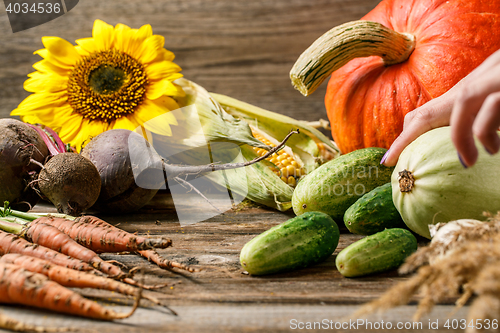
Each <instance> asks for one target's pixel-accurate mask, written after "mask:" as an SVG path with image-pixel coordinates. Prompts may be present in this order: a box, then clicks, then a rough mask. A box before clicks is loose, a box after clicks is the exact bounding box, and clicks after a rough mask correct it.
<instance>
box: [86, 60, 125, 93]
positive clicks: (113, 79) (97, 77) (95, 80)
mask: <svg viewBox="0 0 500 333" xmlns="http://www.w3.org/2000/svg"><path fill="white" fill-rule="evenodd" d="M126 78H127V75H126V74H125V72H124V71H123V70H122V69H121V68H116V67H112V66H109V65H102V66H99V67H98V68H97V69H96V70H94V71H93V72H92V73H90V79H89V85H90V87H91V88H92V89H93V90H94V91H95V92H96V93H98V94H101V95H108V94H112V93H114V92H116V91H118V90H120V88H121V87H122V86H123V84H124V83H125V80H126Z"/></svg>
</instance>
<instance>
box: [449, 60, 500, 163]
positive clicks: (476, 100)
mask: <svg viewBox="0 0 500 333" xmlns="http://www.w3.org/2000/svg"><path fill="white" fill-rule="evenodd" d="M499 75H500V65H499V66H496V67H495V68H492V69H491V70H490V71H489V72H488V73H487V74H486V75H483V76H482V77H480V78H475V79H474V80H471V81H469V82H468V84H467V85H464V86H463V87H462V89H461V94H460V97H459V98H458V99H457V101H456V102H455V103H454V105H453V110H452V113H451V119H450V124H451V139H452V140H453V143H454V144H455V147H456V148H457V152H458V155H459V157H460V159H461V161H462V163H463V164H464V166H472V165H474V163H475V162H476V160H477V156H478V152H477V148H476V146H475V144H474V136H473V132H472V125H473V124H474V120H475V118H476V116H477V114H478V113H479V110H480V109H481V105H483V103H484V101H485V100H486V97H487V96H488V95H490V94H492V93H495V92H497V91H500V80H498V77H499Z"/></svg>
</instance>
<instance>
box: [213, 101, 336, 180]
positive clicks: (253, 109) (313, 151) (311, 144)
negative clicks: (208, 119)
mask: <svg viewBox="0 0 500 333" xmlns="http://www.w3.org/2000/svg"><path fill="white" fill-rule="evenodd" d="M211 96H212V97H213V98H214V99H215V100H216V101H217V102H219V103H220V104H221V105H222V107H223V108H224V110H225V111H226V112H227V113H229V114H230V115H232V116H234V117H236V118H238V119H244V120H245V121H246V122H247V123H248V124H249V125H250V127H251V128H252V129H256V130H260V131H263V132H264V133H266V134H267V135H269V136H271V137H273V138H284V137H285V136H286V135H287V134H288V133H289V132H290V130H291V129H299V131H300V134H297V135H294V136H292V137H291V138H290V139H289V140H288V141H287V146H289V147H291V148H292V150H293V152H294V153H295V154H297V155H298V156H299V157H300V159H301V160H302V162H303V163H304V167H305V169H306V170H307V172H308V173H309V172H311V171H312V170H314V169H316V168H317V167H318V166H319V165H321V164H323V163H324V162H326V161H329V160H331V159H333V158H335V157H337V156H339V155H340V153H339V149H338V148H337V146H336V145H335V143H334V142H332V141H331V140H330V139H328V138H327V137H326V136H325V135H323V134H322V133H321V132H320V131H318V130H317V129H316V128H314V127H312V126H310V125H309V123H307V122H305V121H301V120H296V119H293V118H291V117H288V116H285V115H282V114H279V113H275V112H271V111H268V110H265V109H262V108H259V107H257V106H254V105H251V104H249V103H245V102H242V101H239V100H237V99H234V98H231V97H228V96H225V95H221V94H216V93H211Z"/></svg>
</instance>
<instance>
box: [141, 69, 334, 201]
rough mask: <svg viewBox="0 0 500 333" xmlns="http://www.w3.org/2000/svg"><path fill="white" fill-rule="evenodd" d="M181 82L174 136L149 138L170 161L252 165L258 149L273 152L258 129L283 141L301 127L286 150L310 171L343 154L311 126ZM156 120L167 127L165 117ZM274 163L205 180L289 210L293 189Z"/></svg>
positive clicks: (218, 172)
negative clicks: (275, 171) (163, 122)
mask: <svg viewBox="0 0 500 333" xmlns="http://www.w3.org/2000/svg"><path fill="white" fill-rule="evenodd" d="M176 84H178V85H180V86H181V87H182V88H183V90H184V92H185V96H184V97H183V98H181V99H178V101H177V102H178V103H179V105H180V106H181V108H180V109H179V110H174V111H171V112H172V113H173V115H174V116H175V118H176V119H177V122H178V124H177V126H172V136H159V135H156V134H153V133H149V134H148V141H150V142H153V144H154V148H155V149H156V151H157V152H158V153H159V154H160V155H161V156H162V157H163V158H164V159H166V160H167V161H168V162H169V163H175V164H189V165H203V164H209V163H233V162H245V161H250V160H252V159H254V158H256V157H258V155H257V153H256V152H255V151H254V148H253V147H258V148H263V149H265V150H269V149H270V147H269V146H267V145H266V144H264V143H262V142H261V141H259V140H257V139H256V138H255V137H254V136H253V135H252V131H264V132H265V135H267V136H268V137H272V138H273V139H274V140H276V142H278V141H281V140H283V139H284V138H285V136H286V135H287V134H289V132H290V131H291V130H296V129H299V130H300V134H294V135H293V136H292V137H291V138H290V139H289V141H288V142H287V146H286V148H285V149H287V151H290V152H291V151H293V153H294V154H296V155H298V156H299V157H298V158H297V160H298V161H300V163H301V166H303V167H304V168H305V169H306V170H307V171H308V172H310V171H312V170H314V169H315V168H316V167H318V166H319V165H320V164H321V163H323V162H324V161H326V160H328V159H331V158H332V157H334V156H336V154H338V153H337V151H336V150H335V146H334V145H333V144H332V143H331V141H330V140H328V139H327V138H326V137H325V136H324V135H322V134H321V133H320V132H319V131H317V130H316V129H314V128H313V127H311V126H309V125H307V124H306V123H305V122H300V121H297V120H294V119H292V118H289V117H285V116H283V115H280V114H276V113H273V112H270V111H267V110H263V109H260V108H257V107H254V106H252V105H250V104H247V103H243V102H240V101H237V100H235V99H232V98H229V97H227V96H223V95H219V94H209V93H208V92H207V91H206V90H205V89H204V88H203V87H201V86H199V85H197V84H196V83H194V82H192V81H189V80H187V79H179V80H176ZM219 101H222V102H223V103H224V104H222V105H221V104H220V103H219ZM229 112H231V114H230V113H229ZM155 122H156V124H161V119H155ZM320 147H321V148H322V149H320ZM325 147H327V148H326V149H325ZM273 165H274V164H272V163H271V162H268V161H265V160H264V161H261V162H258V163H255V164H252V165H250V166H247V167H245V168H243V170H234V171H217V172H212V173H210V174H208V175H204V177H206V178H208V179H210V180H211V181H213V182H214V183H216V184H218V185H219V186H220V187H223V188H227V189H229V190H230V192H231V193H233V194H238V195H239V196H240V197H241V196H242V197H246V198H248V199H250V200H252V201H254V202H257V203H260V204H263V205H265V206H268V207H272V208H276V209H278V210H280V211H285V210H288V209H290V208H291V198H292V194H293V187H291V186H289V185H288V184H286V183H285V182H283V181H282V180H281V179H280V177H278V176H277V175H276V174H275V173H273V172H272V170H271V169H270V167H272V166H273ZM167 177H168V175H167Z"/></svg>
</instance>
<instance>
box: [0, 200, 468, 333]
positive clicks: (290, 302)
mask: <svg viewBox="0 0 500 333" xmlns="http://www.w3.org/2000/svg"><path fill="white" fill-rule="evenodd" d="M35 211H39V212H54V209H53V208H52V207H51V206H49V205H47V204H42V205H38V206H37V207H35ZM100 216H101V217H103V218H104V219H105V220H107V221H108V222H110V223H112V224H114V225H117V226H119V227H120V228H123V229H125V230H127V231H129V232H138V233H139V234H145V235H160V234H163V235H164V234H167V235H169V236H170V237H171V238H172V241H173V247H172V248H169V249H165V250H160V251H159V252H160V253H161V254H162V255H163V256H164V257H165V258H169V259H171V260H175V261H178V262H181V263H184V264H192V265H196V266H195V267H203V268H204V270H202V271H201V272H197V273H192V274H190V273H184V272H181V271H178V270H176V271H168V270H164V269H160V268H158V267H156V266H155V265H153V264H151V263H149V262H147V261H146V260H145V259H142V258H141V257H139V256H136V255H134V254H120V255H117V254H103V255H102V256H103V257H104V258H105V259H113V260H119V261H120V262H122V263H124V264H126V265H127V266H129V267H136V266H138V267H142V268H143V271H144V275H143V276H144V282H145V283H151V284H155V283H166V282H168V283H171V284H172V285H171V286H167V287H165V288H163V289H161V290H159V291H158V295H157V296H158V298H159V299H162V300H164V301H165V302H167V303H168V304H169V306H170V307H171V308H172V309H174V310H175V311H176V312H178V313H179V316H178V317H174V316H172V315H170V314H169V313H168V311H166V310H164V309H161V308H158V307H152V306H151V304H149V303H148V301H143V305H144V307H143V308H140V309H139V310H138V312H137V313H136V314H134V315H133V316H132V317H131V318H129V319H126V320H122V321H119V322H115V323H103V322H96V321H91V320H85V319H80V318H76V317H71V316H62V315H57V314H53V313H48V312H45V311H42V310H36V309H26V308H22V307H13V306H0V310H1V311H4V312H5V313H6V314H8V315H11V316H12V317H14V318H18V319H21V320H24V321H26V322H29V323H37V324H40V325H42V324H43V325H57V326H76V327H81V328H88V329H96V330H98V331H99V332H102V331H103V330H104V329H105V330H106V331H108V332H121V331H123V332H148V331H150V332H154V331H163V330H165V331H170V332H201V331H203V332H289V331H291V330H292V327H294V326H293V325H294V323H295V324H298V322H302V323H304V325H305V324H306V323H307V322H323V320H327V322H328V325H335V323H336V322H339V323H342V322H344V320H346V319H345V318H347V317H348V316H349V315H351V314H352V313H353V311H355V309H357V308H358V307H359V306H360V305H361V304H363V303H365V302H366V301H369V300H373V299H375V298H376V297H378V296H380V295H381V294H382V293H383V292H384V291H385V290H387V289H388V288H389V287H391V286H393V285H394V284H396V283H397V282H398V281H402V280H403V279H405V277H400V276H398V275H397V273H396V272H388V273H385V274H379V275H374V276H369V277H364V278H357V279H347V278H344V277H342V276H341V275H340V274H339V273H338V271H337V270H336V268H335V256H336V254H337V253H338V252H339V251H340V250H342V249H343V248H345V247H346V246H347V245H349V244H351V243H352V242H354V241H356V240H358V239H360V238H361V236H357V235H352V234H349V233H346V232H343V233H342V234H341V238H340V243H339V246H338V248H337V250H336V251H335V253H334V255H333V256H332V257H331V258H329V259H328V260H326V261H325V262H323V263H321V264H319V265H316V266H313V267H310V268H306V269H302V270H297V271H294V272H290V273H286V274H276V275H271V276H263V277H252V276H249V275H246V274H244V270H243V269H242V268H241V267H240V265H239V260H238V259H239V251H240V250H241V248H242V247H243V245H244V244H245V243H246V242H247V241H248V240H250V239H251V238H253V237H254V236H256V235H258V234H259V233H261V232H263V231H265V230H267V229H269V228H270V227H272V226H274V225H277V224H279V223H281V222H284V221H286V220H287V219H289V218H290V216H292V214H290V213H288V214H286V213H279V212H275V211H272V210H268V209H264V208H258V207H253V208H246V209H242V210H239V209H237V210H233V211H228V212H225V213H224V214H221V215H219V216H216V217H214V218H212V219H210V220H207V221H204V222H200V223H196V224H192V225H189V226H184V227H181V225H180V224H179V222H178V220H177V217H176V213H175V209H174V207H173V202H172V200H171V197H170V196H169V195H168V194H161V195H158V196H156V197H155V198H154V199H153V202H151V204H150V205H148V206H146V207H145V208H144V209H142V210H141V211H140V212H138V213H135V214H128V215H126V216H106V215H100ZM83 294H84V295H85V296H87V297H91V298H94V299H96V300H97V301H100V302H103V303H104V304H107V305H109V306H113V307H114V308H115V309H117V310H119V311H122V312H125V311H126V310H127V309H128V308H127V307H126V306H127V305H128V306H130V305H131V304H132V299H131V298H126V297H124V296H122V295H119V294H116V293H111V292H105V291H98V290H90V289H84V290H83ZM416 300H417V298H415V299H414V301H413V302H412V304H410V305H408V306H404V307H400V308H397V309H394V310H393V311H390V312H388V313H385V314H383V315H380V316H371V317H369V318H368V320H369V321H371V322H372V323H375V322H376V323H378V324H377V325H380V323H381V322H382V320H383V321H384V322H385V323H387V322H391V323H392V324H393V325H396V324H397V323H398V322H401V323H403V324H406V325H417V324H411V323H412V315H413V314H414V312H415V310H416V305H415V301H416ZM453 301H454V299H450V300H448V302H445V303H443V304H441V305H439V306H438V307H437V308H436V309H435V310H434V311H433V312H432V313H431V314H430V315H429V316H428V317H424V318H423V319H421V320H420V321H419V322H420V323H422V325H423V326H422V327H417V328H415V327H413V328H412V329H403V330H401V331H403V332H444V331H446V332H449V331H453V330H449V329H447V328H444V327H443V325H444V323H445V321H446V319H447V318H448V316H449V315H450V314H451V312H452V311H453V309H454V307H453V306H452V302H453ZM467 308H468V307H465V308H464V309H461V310H460V311H458V312H457V313H455V314H453V316H452V317H451V318H455V319H464V318H466V313H467ZM294 320H296V321H294ZM429 320H430V321H431V322H433V323H434V322H436V321H439V323H440V324H439V325H440V326H439V327H440V328H439V329H430V328H429V327H428V325H429ZM330 321H332V323H333V324H332V323H330ZM347 321H348V319H347ZM324 325H326V324H324ZM338 325H340V324H338ZM329 327H330V326H329ZM333 327H334V326H333ZM329 329H330V328H329ZM321 330H324V327H323V329H317V331H321ZM330 330H331V331H342V332H376V331H380V327H379V329H375V328H374V329H372V330H370V329H369V327H368V328H367V327H366V326H364V324H360V326H358V327H356V328H355V329H354V328H353V327H351V326H350V328H348V329H341V330H336V329H330ZM310 331H314V330H310ZM398 331H399V330H398ZM458 331H460V330H458Z"/></svg>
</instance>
